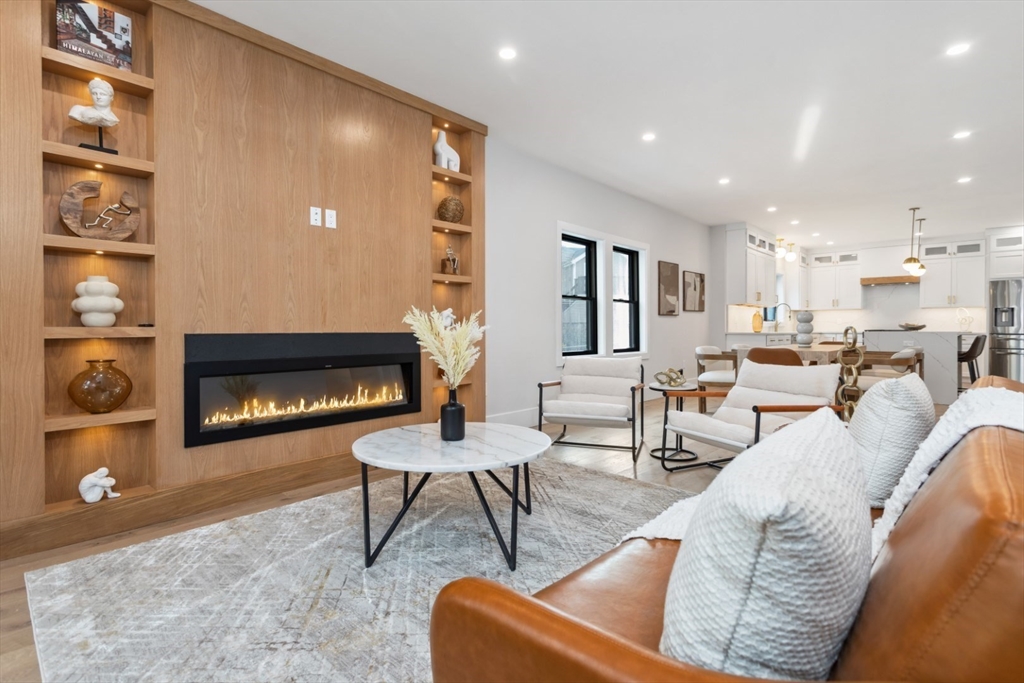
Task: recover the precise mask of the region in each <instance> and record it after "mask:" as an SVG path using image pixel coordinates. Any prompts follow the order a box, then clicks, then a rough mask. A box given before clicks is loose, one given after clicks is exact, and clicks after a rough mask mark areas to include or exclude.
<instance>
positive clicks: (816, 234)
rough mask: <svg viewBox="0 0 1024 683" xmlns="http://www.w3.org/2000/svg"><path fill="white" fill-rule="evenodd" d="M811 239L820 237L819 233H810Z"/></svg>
mask: <svg viewBox="0 0 1024 683" xmlns="http://www.w3.org/2000/svg"><path fill="white" fill-rule="evenodd" d="M811 237H821V233H820V232H812V233H811Z"/></svg>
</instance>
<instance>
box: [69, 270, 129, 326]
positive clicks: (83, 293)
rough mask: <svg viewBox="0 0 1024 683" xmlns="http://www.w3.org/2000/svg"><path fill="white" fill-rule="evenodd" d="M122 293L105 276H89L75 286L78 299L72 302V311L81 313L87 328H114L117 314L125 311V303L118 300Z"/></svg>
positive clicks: (83, 323)
mask: <svg viewBox="0 0 1024 683" xmlns="http://www.w3.org/2000/svg"><path fill="white" fill-rule="evenodd" d="M120 291H121V290H120V288H119V287H118V286H117V285H115V284H114V283H113V282H111V281H110V280H109V279H107V277H106V276H105V275H89V276H88V277H87V278H86V279H85V282H79V283H78V284H77V285H75V294H77V295H78V298H77V299H75V300H74V301H72V302H71V310H73V311H74V312H75V313H81V315H82V325H83V326H85V327H112V326H113V325H114V322H115V321H116V320H117V315H116V314H117V313H120V312H121V311H123V310H124V302H123V301H121V300H120V299H118V298H117V295H118V294H119V293H120Z"/></svg>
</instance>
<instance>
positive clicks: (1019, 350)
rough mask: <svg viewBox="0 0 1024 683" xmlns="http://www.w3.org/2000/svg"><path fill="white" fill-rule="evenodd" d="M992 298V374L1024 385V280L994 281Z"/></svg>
mask: <svg viewBox="0 0 1024 683" xmlns="http://www.w3.org/2000/svg"><path fill="white" fill-rule="evenodd" d="M988 295H989V305H990V306H991V310H990V311H989V313H990V315H991V316H992V318H991V323H990V325H989V327H990V329H989V344H988V371H989V373H990V374H993V375H998V376H999V377H1009V378H1010V379H1014V380H1017V381H1018V382H1024V320H1022V319H1021V317H1022V314H1024V280H992V281H991V282H989V283H988Z"/></svg>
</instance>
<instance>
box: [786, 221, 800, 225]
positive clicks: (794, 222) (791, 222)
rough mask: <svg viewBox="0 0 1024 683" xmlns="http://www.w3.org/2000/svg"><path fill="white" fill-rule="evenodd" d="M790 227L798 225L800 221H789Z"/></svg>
mask: <svg viewBox="0 0 1024 683" xmlns="http://www.w3.org/2000/svg"><path fill="white" fill-rule="evenodd" d="M789 224H790V225H800V221H790V222H789Z"/></svg>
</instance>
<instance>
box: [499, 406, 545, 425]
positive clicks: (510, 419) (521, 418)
mask: <svg viewBox="0 0 1024 683" xmlns="http://www.w3.org/2000/svg"><path fill="white" fill-rule="evenodd" d="M487 421H488V422H498V423H500V424H507V425H519V426H520V427H536V426H537V408H536V407H533V408H525V409H523V410H513V411H511V412H508V413H496V414H494V415H488V416H487Z"/></svg>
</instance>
